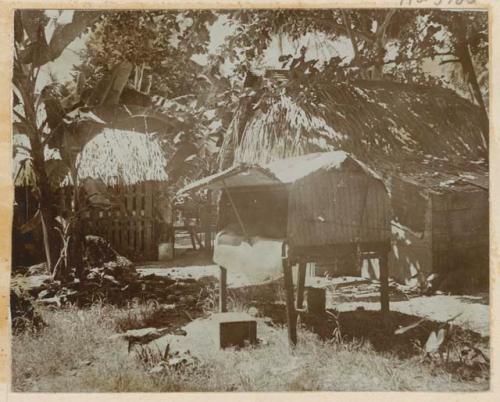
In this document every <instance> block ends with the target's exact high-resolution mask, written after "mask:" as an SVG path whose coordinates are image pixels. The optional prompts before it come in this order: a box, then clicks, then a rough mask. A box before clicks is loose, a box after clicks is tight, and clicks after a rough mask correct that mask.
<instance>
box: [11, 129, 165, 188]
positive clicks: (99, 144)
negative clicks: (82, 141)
mask: <svg viewBox="0 0 500 402" xmlns="http://www.w3.org/2000/svg"><path fill="white" fill-rule="evenodd" d="M13 142H14V145H17V146H18V145H21V146H22V148H19V151H18V153H17V154H16V156H15V157H14V164H13V174H14V184H15V185H16V186H23V185H25V186H30V185H33V184H34V180H35V178H34V175H33V171H32V169H31V163H30V159H29V146H30V144H29V140H28V138H27V137H26V136H25V135H23V134H16V135H14V140H13ZM45 158H46V160H50V159H60V155H59V153H58V152H57V151H54V150H52V151H51V150H49V149H46V152H45ZM77 165H78V177H79V178H80V179H82V180H83V179H85V178H87V177H90V178H93V179H101V180H102V181H103V182H104V183H105V184H106V185H117V184H126V185H131V184H136V183H139V182H142V181H148V180H155V181H165V180H167V179H168V176H167V173H166V165H167V161H166V159H165V156H164V154H163V151H162V148H161V146H160V143H159V141H158V140H157V139H156V138H155V137H154V136H153V135H151V134H142V133H137V132H133V131H124V130H117V129H109V128H106V129H104V130H102V132H101V133H99V134H97V135H96V136H95V137H94V138H93V139H91V140H90V141H89V142H88V143H87V144H86V145H85V147H84V148H83V150H82V152H81V153H80V154H79V155H78V158H77ZM70 182H71V180H70V178H69V176H68V177H66V179H64V180H63V185H65V184H66V185H67V184H69V183H70Z"/></svg>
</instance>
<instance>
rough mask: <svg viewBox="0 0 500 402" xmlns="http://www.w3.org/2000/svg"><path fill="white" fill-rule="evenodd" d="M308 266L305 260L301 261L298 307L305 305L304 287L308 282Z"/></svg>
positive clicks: (298, 281) (298, 282) (298, 280)
mask: <svg viewBox="0 0 500 402" xmlns="http://www.w3.org/2000/svg"><path fill="white" fill-rule="evenodd" d="M306 267H307V264H306V263H305V262H300V263H299V272H298V279H297V309H301V308H302V307H303V305H304V288H305V283H306Z"/></svg>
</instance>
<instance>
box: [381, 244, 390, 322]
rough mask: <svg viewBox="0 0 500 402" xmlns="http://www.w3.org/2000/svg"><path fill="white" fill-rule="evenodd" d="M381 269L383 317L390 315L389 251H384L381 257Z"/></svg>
mask: <svg viewBox="0 0 500 402" xmlns="http://www.w3.org/2000/svg"><path fill="white" fill-rule="evenodd" d="M379 268H380V307H381V310H382V315H383V316H385V317H387V316H388V313H389V266H388V263H387V250H383V251H381V253H380V257H379Z"/></svg>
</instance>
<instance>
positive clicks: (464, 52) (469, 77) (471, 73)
mask: <svg viewBox="0 0 500 402" xmlns="http://www.w3.org/2000/svg"><path fill="white" fill-rule="evenodd" d="M457 53H458V58H459V59H460V64H461V66H462V71H463V74H464V77H465V79H466V81H467V83H468V84H469V85H470V87H471V88H472V93H473V95H474V100H475V101H476V103H477V104H478V106H479V108H480V109H481V117H482V118H481V123H482V124H481V130H482V132H483V136H484V138H483V139H484V145H485V147H486V148H487V147H488V140H489V131H490V129H489V117H488V111H487V109H486V105H485V103H484V99H483V94H482V93H481V89H480V87H479V82H478V79H477V75H476V70H475V69H474V64H473V63H472V57H471V55H470V51H469V46H468V45H467V43H466V42H465V40H460V41H459V45H458V49H457Z"/></svg>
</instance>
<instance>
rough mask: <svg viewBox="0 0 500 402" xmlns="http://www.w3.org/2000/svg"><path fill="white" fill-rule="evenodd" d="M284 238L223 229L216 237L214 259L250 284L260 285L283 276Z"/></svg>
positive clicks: (230, 274)
mask: <svg viewBox="0 0 500 402" xmlns="http://www.w3.org/2000/svg"><path fill="white" fill-rule="evenodd" d="M282 244H283V240H282V239H269V238H264V237H259V236H253V237H250V238H249V239H245V237H244V236H240V235H237V234H233V233H230V232H227V231H224V230H222V231H221V232H219V233H218V234H217V236H216V238H215V245H214V257H213V259H214V262H215V263H216V264H218V265H220V266H222V267H224V268H226V269H227V271H228V276H233V277H234V276H239V277H241V279H242V280H243V282H245V283H247V284H249V285H250V284H259V283H262V282H267V281H270V280H274V279H278V278H279V277H281V276H282V273H283V269H282V262H281V248H282Z"/></svg>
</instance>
